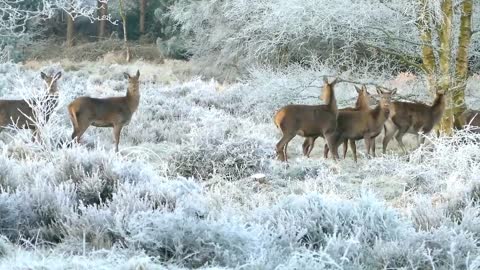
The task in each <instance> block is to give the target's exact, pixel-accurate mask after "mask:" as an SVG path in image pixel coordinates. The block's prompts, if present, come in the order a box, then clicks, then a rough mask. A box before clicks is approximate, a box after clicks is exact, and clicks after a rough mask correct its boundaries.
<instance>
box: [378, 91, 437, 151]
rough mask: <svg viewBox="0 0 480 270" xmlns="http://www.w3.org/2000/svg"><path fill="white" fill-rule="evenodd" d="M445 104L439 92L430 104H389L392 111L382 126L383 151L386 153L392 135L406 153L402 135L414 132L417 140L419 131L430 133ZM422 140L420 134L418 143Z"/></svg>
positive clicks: (398, 102)
mask: <svg viewBox="0 0 480 270" xmlns="http://www.w3.org/2000/svg"><path fill="white" fill-rule="evenodd" d="M445 105H446V103H445V94H444V93H440V92H437V93H436V96H435V100H434V101H433V104H432V105H431V106H428V105H426V104H423V103H412V102H400V101H397V102H393V103H392V106H391V107H392V109H391V111H392V112H391V114H390V117H389V119H388V121H387V122H386V123H385V127H384V129H385V137H384V138H383V153H384V154H385V153H386V151H387V146H388V143H389V142H390V140H391V139H392V138H393V136H394V135H395V139H396V140H397V142H398V144H399V145H400V147H401V148H402V150H403V152H404V153H407V150H406V148H405V145H404V144H403V141H402V138H403V136H404V135H405V134H406V133H409V134H414V135H416V136H417V140H418V135H419V133H424V134H428V133H430V131H432V129H433V127H434V126H435V125H436V124H437V123H438V122H439V121H440V119H441V118H442V115H443V112H444V111H445ZM424 141H425V137H423V136H422V137H421V139H420V144H423V143H424Z"/></svg>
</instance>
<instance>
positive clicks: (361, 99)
mask: <svg viewBox="0 0 480 270" xmlns="http://www.w3.org/2000/svg"><path fill="white" fill-rule="evenodd" d="M355 90H356V91H357V93H358V97H357V101H356V103H355V107H347V108H342V109H340V110H339V112H344V111H367V110H369V109H370V101H371V99H372V97H371V96H370V94H369V93H368V91H367V87H366V86H365V85H362V88H358V87H357V86H355ZM317 138H318V137H308V138H305V141H304V142H303V145H302V148H303V154H304V155H305V156H307V157H308V158H309V157H310V153H311V152H312V150H313V146H314V143H315V140H316V139H317ZM347 150H348V140H345V141H344V142H343V158H344V159H345V156H346V155H347ZM328 151H329V149H328V145H327V144H325V146H324V152H323V156H324V157H325V158H328Z"/></svg>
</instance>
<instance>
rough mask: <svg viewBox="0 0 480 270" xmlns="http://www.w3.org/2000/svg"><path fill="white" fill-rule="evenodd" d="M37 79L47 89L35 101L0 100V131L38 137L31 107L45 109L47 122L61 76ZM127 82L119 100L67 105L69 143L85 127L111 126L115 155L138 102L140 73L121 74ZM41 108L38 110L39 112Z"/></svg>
mask: <svg viewBox="0 0 480 270" xmlns="http://www.w3.org/2000/svg"><path fill="white" fill-rule="evenodd" d="M40 74H41V78H42V80H43V81H44V83H45V86H46V88H47V94H46V96H45V97H44V98H43V99H39V100H40V101H41V102H38V101H39V100H36V99H35V100H33V99H32V100H0V132H1V131H2V130H3V129H5V128H6V127H7V126H9V125H12V124H13V125H15V126H16V127H17V128H20V129H30V130H33V133H34V135H35V136H34V138H35V137H37V138H38V136H39V134H38V133H39V130H38V119H37V115H36V114H37V113H36V110H35V106H42V107H44V108H49V110H45V119H46V121H48V119H49V118H50V115H51V114H52V112H53V110H52V107H56V106H57V104H58V88H57V81H58V80H59V79H60V78H61V76H62V73H61V72H58V73H57V74H55V75H54V76H51V75H46V74H45V73H43V72H41V73H40ZM124 76H125V78H126V79H128V88H127V94H126V95H125V96H121V97H109V98H92V97H87V96H83V97H78V98H76V99H75V100H73V101H72V102H71V103H70V104H69V105H68V113H69V115H70V120H71V121H72V125H73V134H72V140H76V141H80V138H81V137H82V135H83V134H84V133H85V131H86V130H87V128H88V127H89V126H95V127H112V128H113V135H114V140H115V151H116V152H118V144H119V142H120V133H121V131H122V128H123V127H124V126H125V125H127V124H128V123H129V122H130V119H131V118H132V115H133V113H134V112H135V111H136V110H137V108H138V104H139V102H140V92H139V78H140V71H138V70H137V73H136V74H135V76H131V75H130V74H128V73H124ZM41 109H42V108H40V110H41Z"/></svg>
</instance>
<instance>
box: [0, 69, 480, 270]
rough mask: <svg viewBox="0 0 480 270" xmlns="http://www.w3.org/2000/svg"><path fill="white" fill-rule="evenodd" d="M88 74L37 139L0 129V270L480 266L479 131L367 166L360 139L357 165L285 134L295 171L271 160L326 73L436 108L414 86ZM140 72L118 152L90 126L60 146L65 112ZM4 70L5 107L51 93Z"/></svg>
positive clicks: (269, 74) (75, 74)
mask: <svg viewBox="0 0 480 270" xmlns="http://www.w3.org/2000/svg"><path fill="white" fill-rule="evenodd" d="M88 68H89V69H90V70H86V69H80V70H78V71H69V72H64V73H63V76H62V78H61V79H60V80H59V82H58V91H59V96H60V102H59V105H58V107H57V110H56V112H55V114H53V115H52V116H51V118H50V119H49V121H47V122H41V123H39V125H40V126H41V130H42V140H41V141H35V142H32V141H31V140H30V139H31V132H29V131H26V130H13V129H12V130H6V131H4V132H3V133H1V134H0V147H1V149H2V151H1V152H0V164H1V166H0V269H23V268H32V269H68V268H75V269H118V268H120V269H191V268H193V267H196V268H200V269H232V268H238V269H300V268H301V269H320V268H335V269H398V268H409V269H410V268H413V269H428V268H433V267H434V268H435V269H454V268H455V269H475V268H477V267H478V266H479V265H480V257H479V256H480V248H479V247H478V237H479V236H480V226H479V224H480V219H479V204H478V202H479V201H480V178H479V175H480V166H479V164H480V163H479V160H480V154H479V153H480V144H479V143H478V142H479V141H480V135H478V134H474V133H470V132H467V131H462V132H457V133H455V135H454V136H453V137H450V138H436V137H434V136H432V135H427V139H426V141H427V142H428V143H427V145H424V146H422V147H420V148H418V149H416V150H414V149H413V146H414V143H413V144H412V148H411V152H410V154H409V155H407V156H404V155H401V154H399V152H400V151H397V149H395V147H393V148H392V149H391V150H390V152H389V153H388V155H380V156H379V157H377V158H373V159H366V158H365V157H364V156H363V153H364V150H363V149H364V148H363V147H364V146H363V144H362V143H359V147H358V149H359V154H360V161H359V163H358V164H355V163H354V162H353V160H352V158H351V157H350V156H347V159H346V160H341V161H340V162H338V163H334V162H333V161H332V160H331V159H328V160H324V159H323V158H322V157H321V156H322V155H321V151H322V150H323V147H322V146H323V145H322V144H323V141H322V140H321V139H319V140H318V143H317V144H318V145H317V147H316V148H315V149H314V151H313V156H312V158H310V159H307V158H304V157H302V155H301V143H302V140H300V139H294V140H293V141H292V142H291V145H290V147H289V151H290V152H289V153H290V162H289V165H288V166H287V165H285V164H283V163H281V162H278V161H276V160H275V157H274V146H275V144H276V142H277V140H278V139H279V136H280V134H279V131H278V130H277V129H276V128H275V126H274V124H273V122H272V117H273V115H274V113H275V111H276V110H277V109H279V108H280V107H281V106H284V105H286V104H290V103H297V104H319V103H321V101H320V99H319V96H320V87H321V80H322V75H325V74H338V75H339V76H342V77H344V78H348V79H351V80H352V81H359V82H371V83H375V84H379V85H384V86H385V87H397V88H398V92H399V94H400V95H401V96H408V97H409V98H410V99H416V100H422V101H425V102H427V103H429V102H431V100H430V97H428V96H427V95H425V96H419V95H417V93H421V92H424V90H423V89H424V86H423V85H422V84H421V83H419V82H418V79H415V78H412V77H411V76H410V75H403V76H399V77H396V78H388V76H386V75H385V76H384V77H378V78H375V79H372V78H371V77H370V78H369V77H368V76H367V74H365V75H361V74H360V75H359V76H358V77H349V76H348V74H346V73H345V74H342V73H335V72H334V71H332V70H329V69H325V68H323V67H321V66H318V67H317V69H306V68H302V67H300V66H296V67H295V66H292V67H290V68H289V69H286V70H283V71H274V70H269V69H263V68H260V67H257V68H254V69H251V73H250V75H249V76H248V78H246V79H245V80H243V81H242V82H240V83H236V84H231V85H229V86H228V87H225V88H224V89H223V90H222V91H218V88H219V87H218V83H217V82H215V81H202V80H200V79H191V80H188V81H184V82H179V81H169V82H168V83H165V81H161V80H156V79H155V78H157V75H156V74H157V72H158V70H157V69H156V68H153V69H152V68H150V66H148V65H147V64H143V63H142V62H136V63H133V64H130V65H128V66H117V65H113V66H108V67H107V66H99V65H89V66H88ZM137 68H138V69H140V70H141V72H142V76H143V77H142V82H141V84H140V93H141V101H140V106H139V109H138V111H137V113H136V114H134V116H133V118H132V120H131V122H130V124H129V125H128V126H127V127H126V128H125V130H124V132H123V133H122V137H121V139H120V144H121V145H122V149H123V150H122V151H121V152H120V153H119V154H115V153H114V151H113V148H112V145H113V144H112V134H111V130H110V129H102V128H94V127H91V128H89V129H88V130H87V132H86V134H85V138H84V139H83V140H82V143H80V144H77V143H74V144H73V145H70V147H66V145H65V144H63V143H62V142H68V141H69V140H70V134H71V132H72V127H71V124H70V120H69V118H68V116H67V113H66V105H67V104H68V103H69V102H70V101H71V100H73V99H74V98H75V97H77V96H80V95H90V96H95V97H106V96H114V95H122V94H124V93H125V91H126V86H127V82H126V81H125V79H124V78H123V76H122V73H123V72H125V71H130V70H136V69H137ZM42 70H43V71H44V72H45V73H49V74H51V73H53V72H57V71H60V70H63V69H62V67H61V66H59V65H53V66H49V67H45V68H43V69H42ZM0 74H1V76H0V86H1V87H0V91H1V92H0V95H1V96H2V98H12V99H13V98H18V99H21V98H24V99H29V98H30V99H32V98H33V99H35V97H41V96H42V95H43V94H44V93H45V88H44V86H43V84H42V81H41V79H40V74H39V71H38V70H35V71H32V70H28V69H25V68H24V67H22V66H20V65H15V64H3V65H0ZM471 80H472V81H471V82H472V85H475V84H478V78H472V79H471ZM368 89H369V90H372V89H373V87H372V86H368ZM420 90H421V91H420ZM336 93H337V98H338V103H339V107H343V106H352V105H353V103H354V100H355V95H356V92H355V91H354V88H353V86H352V85H351V84H348V83H340V84H338V85H337V86H336ZM472 94H475V93H474V92H472ZM476 98H478V97H477V96H475V95H473V96H470V97H469V99H467V100H473V101H474V100H476ZM40 113H42V112H41V111H40ZM377 145H380V143H378V144H377ZM377 152H378V151H377Z"/></svg>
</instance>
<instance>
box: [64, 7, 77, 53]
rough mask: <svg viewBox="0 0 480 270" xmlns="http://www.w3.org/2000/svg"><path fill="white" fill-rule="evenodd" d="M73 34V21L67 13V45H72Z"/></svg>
mask: <svg viewBox="0 0 480 270" xmlns="http://www.w3.org/2000/svg"><path fill="white" fill-rule="evenodd" d="M74 35H75V28H74V23H73V18H72V16H71V15H70V14H68V13H67V41H66V44H67V47H73V38H74Z"/></svg>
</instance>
